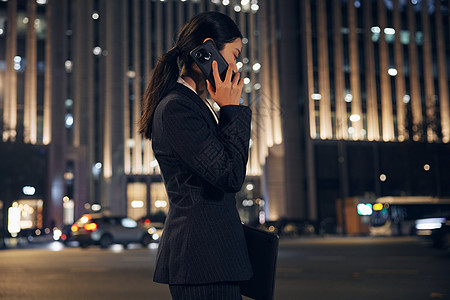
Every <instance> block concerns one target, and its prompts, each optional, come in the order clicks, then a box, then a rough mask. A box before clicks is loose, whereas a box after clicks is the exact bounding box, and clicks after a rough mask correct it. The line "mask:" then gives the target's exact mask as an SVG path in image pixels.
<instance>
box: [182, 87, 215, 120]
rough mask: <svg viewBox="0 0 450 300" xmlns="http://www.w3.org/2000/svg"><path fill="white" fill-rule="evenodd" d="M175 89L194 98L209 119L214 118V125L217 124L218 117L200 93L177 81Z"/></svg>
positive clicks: (191, 98)
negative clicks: (215, 116) (213, 113)
mask: <svg viewBox="0 0 450 300" xmlns="http://www.w3.org/2000/svg"><path fill="white" fill-rule="evenodd" d="M174 90H175V91H177V92H179V93H181V94H183V95H185V96H187V97H188V98H189V99H190V100H192V101H193V102H194V103H195V104H197V105H198V106H199V107H200V109H201V111H202V112H203V114H204V115H205V114H206V115H208V117H207V118H208V119H209V120H212V121H213V122H214V125H217V122H216V119H215V118H214V116H213V115H212V112H211V111H210V110H209V108H208V107H207V106H206V103H204V102H203V100H202V98H200V96H199V95H197V94H196V93H194V91H192V90H191V89H190V88H188V87H186V86H184V85H183V84H181V83H178V82H177V83H176V86H175V89H174Z"/></svg>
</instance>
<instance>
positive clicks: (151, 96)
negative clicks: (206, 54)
mask: <svg viewBox="0 0 450 300" xmlns="http://www.w3.org/2000/svg"><path fill="white" fill-rule="evenodd" d="M206 38H212V39H213V40H214V43H215V45H216V47H217V48H218V49H219V50H222V49H223V48H224V47H225V44H226V43H230V42H232V41H234V40H235V39H237V38H242V34H241V32H240V31H239V28H238V27H237V25H236V24H235V23H234V22H233V20H232V19H231V18H230V17H228V16H227V15H224V14H222V13H218V12H204V13H201V14H199V15H197V16H195V17H194V18H192V19H191V20H190V21H189V22H188V23H186V25H184V27H183V29H181V31H180V34H179V35H178V38H177V41H176V43H175V46H174V47H173V48H172V49H170V50H169V51H168V52H167V53H166V54H164V55H163V56H162V57H161V58H160V59H159V61H158V63H157V64H156V66H155V69H154V70H153V73H152V76H151V78H150V82H149V84H148V86H147V90H146V91H145V94H144V96H143V107H142V114H141V117H140V119H139V123H138V125H139V133H142V134H144V136H145V137H146V138H148V139H150V138H151V135H152V119H153V112H154V111H155V109H156V106H157V105H158V103H159V102H160V101H161V100H162V98H163V97H164V96H166V95H167V93H168V92H169V91H170V90H172V89H173V88H174V87H175V84H176V82H177V79H178V76H179V74H180V69H179V65H178V63H179V64H180V67H183V66H185V67H186V68H190V67H191V65H192V64H193V63H194V61H193V60H192V58H191V57H190V55H189V53H190V52H191V51H192V50H193V49H194V48H195V47H197V46H199V45H201V44H202V43H203V41H204V40H205V39H206Z"/></svg>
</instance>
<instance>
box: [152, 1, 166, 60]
mask: <svg viewBox="0 0 450 300" xmlns="http://www.w3.org/2000/svg"><path fill="white" fill-rule="evenodd" d="M155 4H156V14H155V15H156V20H155V26H156V41H158V42H157V43H156V53H154V55H156V57H157V59H159V58H160V57H161V56H162V55H163V44H164V42H163V41H164V38H165V37H164V36H163V26H164V23H163V17H162V15H163V8H162V6H163V5H164V3H162V2H161V1H156V3H155Z"/></svg>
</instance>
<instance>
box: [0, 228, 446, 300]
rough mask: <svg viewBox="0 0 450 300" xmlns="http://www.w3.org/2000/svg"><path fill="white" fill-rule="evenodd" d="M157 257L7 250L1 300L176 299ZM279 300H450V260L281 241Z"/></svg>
mask: <svg viewBox="0 0 450 300" xmlns="http://www.w3.org/2000/svg"><path fill="white" fill-rule="evenodd" d="M156 251H157V244H152V245H150V246H149V247H148V248H142V247H140V246H139V245H131V246H130V247H129V248H128V249H124V248H123V247H122V246H119V245H115V246H113V247H111V248H110V249H108V250H102V249H100V248H98V247H90V248H88V249H80V248H78V247H64V246H63V245H62V244H61V243H59V242H41V243H33V244H31V245H29V246H27V247H23V246H22V247H19V248H16V249H8V250H1V251H0V299H8V300H10V299H11V300H15V299H26V300H28V299H37V300H41V299H42V300H47V299H48V300H53V299H58V300H59V299H62V300H66V299H67V300H72V299H74V300H75V299H77V300H79V299H92V300H96V299H99V300H103V299H108V300H116V299H117V300H119V299H126V300H132V299H155V300H166V299H171V298H170V294H169V291H168V288H167V286H165V285H161V284H156V283H153V282H152V279H151V278H152V272H153V268H154V262H155V255H156ZM244 299H245V300H248V298H244ZM275 299H276V300H291V299H293V300H297V299H298V300H303V299H305V300H322V299H323V300H325V299H326V300H328V299H334V300H347V299H352V300H353V299H364V300H389V299H396V300H416V299H417V300H424V299H450V254H449V253H446V252H443V251H441V250H439V249H433V248H431V247H430V246H429V245H428V244H427V243H425V242H423V241H421V240H419V239H418V238H416V237H389V238H385V237H383V238H381V237H377V238H372V237H309V238H292V239H281V241H280V250H279V257H278V268H277V277H276V285H275Z"/></svg>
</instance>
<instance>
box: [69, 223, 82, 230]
mask: <svg viewBox="0 0 450 300" xmlns="http://www.w3.org/2000/svg"><path fill="white" fill-rule="evenodd" d="M78 229H80V228H79V227H78V225H77V224H73V225H72V226H71V227H70V230H72V231H73V232H75V231H78Z"/></svg>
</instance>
